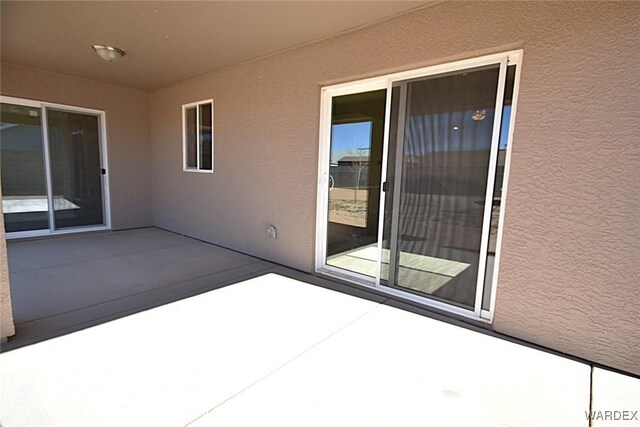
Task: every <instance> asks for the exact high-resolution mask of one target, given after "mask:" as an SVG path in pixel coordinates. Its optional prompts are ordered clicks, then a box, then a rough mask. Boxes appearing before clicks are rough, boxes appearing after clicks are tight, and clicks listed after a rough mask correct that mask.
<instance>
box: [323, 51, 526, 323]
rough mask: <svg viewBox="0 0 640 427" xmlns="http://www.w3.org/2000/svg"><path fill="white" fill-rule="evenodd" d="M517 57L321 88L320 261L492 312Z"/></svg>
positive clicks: (380, 284)
mask: <svg viewBox="0 0 640 427" xmlns="http://www.w3.org/2000/svg"><path fill="white" fill-rule="evenodd" d="M519 60H520V53H519V52H511V53H509V54H504V55H494V56H491V57H485V58H479V59H477V60H470V61H462V62H460V63H457V64H450V65H443V66H437V67H432V68H427V69H423V70H416V71H412V72H407V73H398V74H394V75H390V76H385V77H383V78H380V79H371V80H369V81H365V82H356V83H354V84H353V85H340V86H337V87H332V88H325V90H324V93H323V97H324V102H323V124H322V134H321V152H320V157H321V164H320V171H321V177H320V187H319V199H318V200H319V210H318V213H319V218H318V232H319V233H321V234H320V235H319V238H318V244H319V245H323V246H320V247H319V250H318V251H317V254H318V257H317V260H316V267H317V270H318V271H320V272H323V273H327V274H332V275H335V276H338V277H342V278H345V279H348V280H352V281H355V282H359V283H362V284H365V285H370V286H374V287H376V288H378V289H380V290H383V291H384V292H387V293H390V294H395V295H398V296H401V297H404V298H407V299H411V300H414V301H418V302H422V303H425V304H427V305H432V306H435V307H438V308H442V309H445V310H448V311H452V312H456V313H458V314H462V315H465V316H469V317H475V318H481V319H485V320H490V318H491V313H492V293H493V288H494V286H493V284H494V282H495V280H496V277H497V268H496V266H497V252H498V247H499V233H500V228H501V227H500V219H501V213H502V204H501V200H502V191H503V187H504V184H506V181H505V163H506V160H505V155H506V151H507V146H508V139H509V134H510V123H511V120H512V118H513V115H512V114H511V108H512V104H513V101H512V100H513V96H514V84H515V80H516V78H515V76H516V71H519V70H516V66H517V64H519ZM363 89H366V90H363ZM375 129H378V130H377V131H376V130H375ZM322 140H324V141H325V142H324V143H322ZM327 140H328V144H327ZM347 148H349V149H348V150H347ZM327 151H328V153H327ZM326 163H328V166H329V167H328V168H327V164H326ZM325 194H326V195H327V196H326V198H325V196H324V195H325ZM321 209H323V210H321ZM323 214H324V216H323Z"/></svg>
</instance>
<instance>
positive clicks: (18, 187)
mask: <svg viewBox="0 0 640 427" xmlns="http://www.w3.org/2000/svg"><path fill="white" fill-rule="evenodd" d="M2 101H3V102H2V103H1V108H2V109H1V114H0V123H1V124H0V147H1V149H2V151H1V153H2V157H1V159H2V206H3V212H4V218H5V223H6V231H7V233H8V236H9V237H22V236H35V235H43V234H55V233H61V232H68V231H74V230H80V229H82V230H93V229H104V228H108V227H109V221H108V209H107V206H108V204H107V200H108V199H107V197H106V194H107V193H106V185H107V180H106V162H105V159H104V152H103V146H102V143H103V134H102V131H103V123H104V122H103V120H104V116H103V113H102V112H99V111H93V110H86V109H79V108H75V107H63V106H53V105H47V104H42V103H39V102H35V101H26V100H17V99H14V98H3V99H2ZM5 101H7V102H5ZM22 103H24V105H21V104H22Z"/></svg>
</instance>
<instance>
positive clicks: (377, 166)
mask: <svg viewBox="0 0 640 427" xmlns="http://www.w3.org/2000/svg"><path fill="white" fill-rule="evenodd" d="M385 105H386V90H376V91H370V92H363V93H357V94H352V95H343V96H337V97H334V98H333V100H332V105H331V148H330V159H329V161H330V170H329V180H328V183H327V185H328V192H329V197H328V199H329V201H328V214H327V215H328V224H327V243H326V244H327V248H326V250H327V264H328V265H331V266H334V267H337V268H341V269H343V270H346V271H351V272H356V273H359V274H363V275H366V276H369V277H375V276H376V271H377V262H376V258H375V257H376V253H377V252H376V247H377V241H378V217H379V210H380V176H381V172H382V148H383V139H384V129H385V128H384V121H385Z"/></svg>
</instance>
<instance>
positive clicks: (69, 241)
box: [3, 227, 274, 350]
mask: <svg viewBox="0 0 640 427" xmlns="http://www.w3.org/2000/svg"><path fill="white" fill-rule="evenodd" d="M8 256H9V273H10V284H11V295H12V300H13V314H14V318H15V322H16V331H17V333H16V335H15V336H14V337H12V338H11V339H10V340H9V342H8V343H7V344H6V345H4V346H3V350H6V349H12V348H16V347H20V346H22V345H26V344H31V343H33V342H36V341H39V340H42V339H46V338H50V337H53V336H58V335H61V334H64V333H67V332H70V331H74V330H78V329H82V328H84V327H87V326H92V325H96V324H99V323H102V322H104V321H108V320H112V319H115V318H117V317H122V316H124V315H127V314H132V313H135V312H138V311H141V310H145V309H148V308H151V307H155V306H158V305H161V304H164V303H167V302H171V301H176V300H178V299H181V298H185V297H188V296H192V295H195V294H197V293H201V292H204V291H207V290H211V289H215V288H218V287H221V286H224V285H227V284H229V283H234V282H236V281H239V280H245V279H247V278H250V277H255V275H257V274H262V273H264V272H267V271H270V270H271V269H272V268H273V267H274V265H273V264H271V263H268V262H265V261H262V260H259V259H256V258H253V257H250V256H248V255H244V254H241V253H238V252H234V251H230V250H227V249H224V248H221V247H218V246H215V245H211V244H208V243H205V242H201V241H198V240H195V239H191V238H188V237H185V236H181V235H178V234H175V233H171V232H168V231H165V230H161V229H158V228H154V227H149V228H141V229H135V230H125V231H115V232H103V233H87V234H75V235H66V236H57V237H52V238H45V239H35V240H26V241H9V243H8Z"/></svg>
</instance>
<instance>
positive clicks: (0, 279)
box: [0, 182, 16, 340]
mask: <svg viewBox="0 0 640 427" xmlns="http://www.w3.org/2000/svg"><path fill="white" fill-rule="evenodd" d="M1 189H2V183H1V182H0V194H2V191H1ZM15 333H16V329H15V325H14V324H13V308H12V307H11V289H10V288H9V265H8V264H7V243H6V241H5V238H4V215H3V214H2V203H0V340H3V339H5V338H7V337H10V336H11V335H13V334H15Z"/></svg>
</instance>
